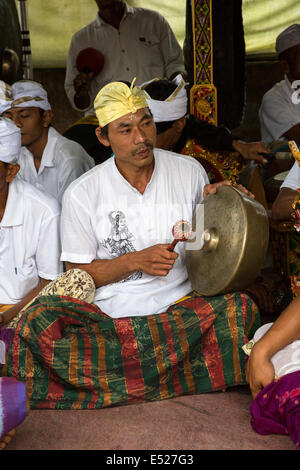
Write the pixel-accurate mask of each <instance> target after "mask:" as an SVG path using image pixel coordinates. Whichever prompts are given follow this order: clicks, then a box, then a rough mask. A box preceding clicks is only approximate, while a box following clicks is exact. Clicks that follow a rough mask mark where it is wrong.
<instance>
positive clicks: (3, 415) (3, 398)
mask: <svg viewBox="0 0 300 470" xmlns="http://www.w3.org/2000/svg"><path fill="white" fill-rule="evenodd" d="M25 418H26V384H25V383H23V382H18V381H17V380H16V379H13V378H11V377H0V438H1V437H3V436H5V434H7V433H8V432H9V431H11V430H12V429H14V428H15V427H16V426H18V425H19V424H21V423H22V421H24V419H25Z"/></svg>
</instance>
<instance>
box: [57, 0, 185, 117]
mask: <svg viewBox="0 0 300 470" xmlns="http://www.w3.org/2000/svg"><path fill="white" fill-rule="evenodd" d="M96 3H97V6H98V9H99V13H98V16H97V18H96V19H95V20H94V21H93V22H92V23H90V24H89V25H87V26H85V27H84V28H82V29H81V30H80V31H78V32H77V33H75V35H74V36H73V38H72V40H71V44H70V48H69V53H68V62H67V70H66V79H65V90H66V93H67V96H68V98H69V100H70V103H71V105H72V106H73V107H74V108H75V109H77V110H80V111H84V112H85V113H86V114H93V115H94V114H95V112H94V108H93V101H94V99H95V97H96V94H97V93H98V91H99V90H100V88H102V87H103V86H104V85H106V84H107V83H110V82H112V81H116V80H125V81H129V82H130V83H131V81H132V80H133V78H134V77H136V84H137V85H139V84H141V83H143V82H145V81H147V80H150V79H152V78H154V77H167V78H172V77H173V76H175V75H177V74H178V73H183V74H184V73H185V67H184V60H183V54H182V50H181V47H180V45H179V43H178V41H177V39H176V38H175V35H174V33H173V31H172V30H171V28H170V26H169V24H168V23H167V21H166V20H165V19H164V17H163V16H161V15H160V14H159V13H157V12H155V11H152V10H147V9H144V8H134V7H131V6H129V5H127V3H126V2H125V1H124V0H96ZM87 47H93V48H95V49H97V50H99V51H100V52H101V53H102V54H103V56H104V66H103V69H102V70H101V72H100V74H99V75H98V76H97V77H95V78H92V76H91V74H88V73H80V74H79V73H78V70H77V68H76V58H77V55H78V53H79V52H80V51H81V50H83V49H85V48H87Z"/></svg>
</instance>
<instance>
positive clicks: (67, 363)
mask: <svg viewBox="0 0 300 470" xmlns="http://www.w3.org/2000/svg"><path fill="white" fill-rule="evenodd" d="M259 325H260V320H259V313H258V309H257V307H256V305H255V304H254V303H253V301H252V300H251V299H250V298H249V297H248V296H247V295H245V294H241V293H234V294H227V295H225V296H216V297H200V296H198V295H196V294H191V296H189V297H188V298H186V299H185V300H182V301H180V302H179V303H177V304H175V305H172V306H171V307H169V309H168V310H167V312H164V313H161V314H157V315H149V316H142V317H126V318H118V319H113V318H111V317H109V316H107V315H106V314H104V313H103V312H101V310H100V309H99V308H98V307H97V306H96V305H93V304H89V303H86V302H84V301H81V300H78V299H74V298H71V297H66V296H58V295H48V296H45V295H44V296H41V297H39V298H37V299H36V300H35V301H34V303H33V304H32V305H31V306H30V307H29V308H28V309H27V310H26V311H25V312H24V314H23V316H22V318H21V319H20V321H19V323H18V325H17V329H16V334H15V336H14V339H13V343H12V346H11V348H10V350H9V353H8V357H7V364H6V366H5V371H4V373H5V374H6V375H7V376H11V377H15V378H16V379H17V380H20V381H24V382H26V384H27V395H28V397H29V399H30V407H31V408H32V409H37V408H48V409H49V408H50V409H93V408H104V407H108V406H113V405H125V404H131V403H139V402H147V401H154V400H163V399H167V398H172V397H177V396H180V395H187V394H197V393H206V392H211V391H215V390H221V389H226V388H227V387H231V386H234V385H240V384H244V383H246V381H245V374H244V365H245V354H244V353H243V351H242V349H241V347H242V346H243V344H245V343H247V342H248V341H249V338H252V336H253V334H254V332H255V331H256V329H257V328H258V327H259Z"/></svg>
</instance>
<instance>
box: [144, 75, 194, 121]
mask: <svg viewBox="0 0 300 470" xmlns="http://www.w3.org/2000/svg"><path fill="white" fill-rule="evenodd" d="M157 80H158V79H156V78H155V79H154V80H150V81H149V82H145V83H143V84H142V85H141V88H142V89H144V88H145V87H146V85H149V84H150V83H153V82H155V81H157ZM172 82H173V83H175V85H177V88H176V89H175V90H174V91H173V92H172V93H171V94H170V96H168V98H167V99H165V100H164V101H160V100H154V99H152V98H151V97H150V96H149V95H148V93H147V91H146V90H144V91H145V93H146V95H147V96H146V100H147V103H148V106H149V109H150V111H151V113H152V115H153V120H154V122H166V121H176V120H177V119H180V118H182V117H183V116H185V115H186V113H187V105H188V99H187V92H186V89H185V85H186V83H185V81H184V79H183V77H182V75H180V74H179V75H177V76H176V77H175V78H174V79H173V80H172Z"/></svg>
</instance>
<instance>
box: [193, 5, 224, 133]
mask: <svg viewBox="0 0 300 470" xmlns="http://www.w3.org/2000/svg"><path fill="white" fill-rule="evenodd" d="M192 21H193V50H194V84H193V87H192V88H191V91H190V108H191V109H190V111H191V113H192V114H194V115H195V116H197V117H198V118H200V119H202V120H204V121H207V122H210V123H212V124H215V125H217V123H218V119H217V89H216V87H215V86H214V84H213V30H212V29H213V28H212V0H192Z"/></svg>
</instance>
